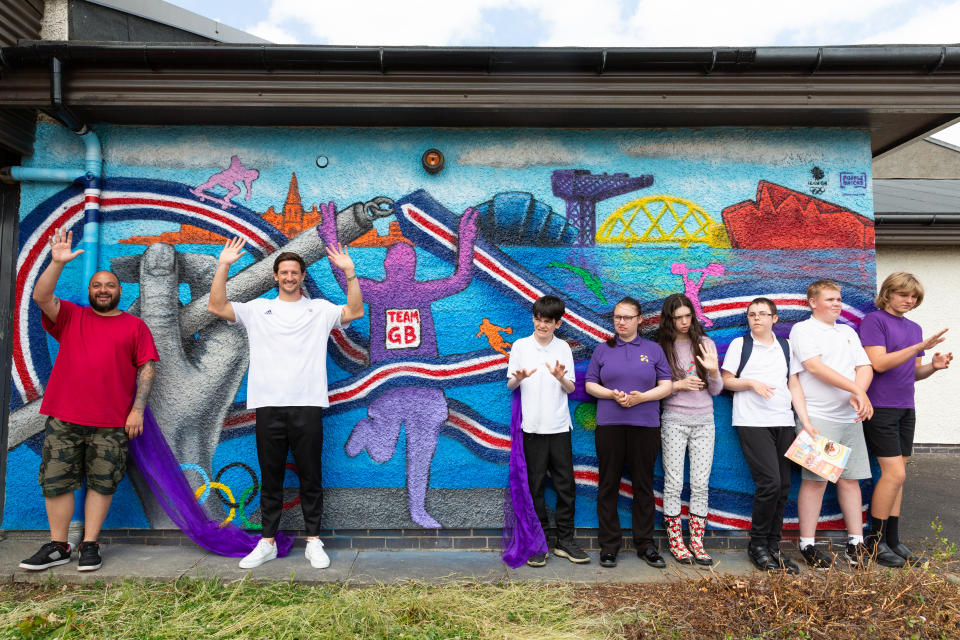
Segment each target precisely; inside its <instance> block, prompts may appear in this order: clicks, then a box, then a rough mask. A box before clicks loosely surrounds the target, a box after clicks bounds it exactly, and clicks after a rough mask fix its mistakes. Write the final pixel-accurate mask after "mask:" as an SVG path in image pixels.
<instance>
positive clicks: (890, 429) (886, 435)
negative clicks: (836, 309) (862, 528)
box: [860, 272, 953, 567]
mask: <svg viewBox="0 0 960 640" xmlns="http://www.w3.org/2000/svg"><path fill="white" fill-rule="evenodd" d="M922 301H923V285H921V284H920V281H919V280H917V278H916V277H915V276H913V275H912V274H909V273H903V272H898V273H892V274H890V275H889V276H887V278H886V279H885V280H884V281H883V284H882V285H881V286H880V293H879V294H877V299H876V301H875V303H876V306H877V309H878V310H877V311H874V312H873V313H868V314H867V315H866V316H865V317H864V318H863V321H862V322H861V323H860V342H861V343H863V349H864V351H866V352H867V356H868V357H869V358H870V364H872V365H873V369H874V371H875V372H876V373H875V375H874V376H873V382H872V383H871V384H870V388H869V389H867V396H868V397H869V398H870V402H871V403H872V404H873V408H874V411H873V417H872V418H871V419H869V420H864V421H863V435H864V439H865V440H866V441H867V448H868V449H869V450H870V452H871V453H872V454H873V455H875V456H876V457H877V462H878V463H879V464H880V479H879V480H877V484H876V486H875V487H874V489H873V499H872V500H871V504H870V516H871V524H870V529H871V533H870V535H869V536H867V538H866V540H864V542H865V543H866V544H867V548H868V549H869V550H870V551H871V553H873V554H874V555H875V557H876V559H877V563H878V564H881V565H883V566H887V567H902V566H904V565H905V564H911V565H915V564H922V563H923V562H925V560H926V559H925V558H921V557H919V556H917V555H916V554H914V553H911V552H910V549H908V548H907V547H906V546H905V545H904V544H903V543H901V542H900V532H899V529H900V501H901V500H902V499H903V481H904V479H905V478H906V467H907V459H908V458H909V457H910V454H911V453H913V433H914V425H915V423H916V415H915V414H914V404H913V387H914V382H915V381H917V380H923V379H924V378H929V377H930V376H931V375H932V374H933V373H934V372H936V371H939V370H940V369H946V368H947V367H948V366H949V365H950V361H951V360H952V359H953V354H952V353H934V354H933V359H932V360H931V361H930V362H928V363H927V364H923V363H922V356H923V354H924V352H925V351H927V350H928V349H932V348H933V347H935V346H936V345H938V344H940V343H941V342H943V340H944V338H943V334H944V333H946V332H947V330H946V329H944V330H943V331H941V332H939V333H936V334H934V335H933V336H931V337H929V338H927V339H924V338H923V333H922V331H921V329H920V325H918V324H917V323H916V322H913V321H912V320H908V319H907V318H906V317H904V314H905V313H907V312H908V311H910V310H912V309H916V308H917V307H919V306H920V303H921V302H922Z"/></svg>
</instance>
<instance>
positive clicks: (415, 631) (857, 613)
mask: <svg viewBox="0 0 960 640" xmlns="http://www.w3.org/2000/svg"><path fill="white" fill-rule="evenodd" d="M958 637H960V586H958V584H957V583H956V581H955V578H954V576H953V575H952V573H951V572H950V565H945V564H942V563H936V564H934V565H927V566H926V567H923V568H916V569H904V570H876V571H859V572H847V571H841V570H836V569H834V570H830V571H828V572H822V573H821V572H818V573H812V572H804V573H803V574H801V575H800V576H784V575H761V574H759V573H755V574H751V575H748V576H730V575H722V574H708V575H706V576H705V577H703V578H699V579H687V580H675V581H671V582H664V583H657V584H642V585H636V584H630V585H627V584H607V583H598V584H592V585H583V584H581V585H570V584H552V585H550V584H541V583H516V582H503V583H499V584H471V583H465V582H454V583H449V584H444V585H426V584H422V583H417V582H408V583H403V584H398V585H379V586H374V587H360V586H350V585H337V584H334V585H320V586H310V585H302V584H298V583H293V582H282V581H275V582H252V581H249V580H239V581H234V582H223V581H220V580H193V579H182V580H177V581H173V582H149V581H134V580H129V581H126V582H122V583H119V584H112V585H102V584H99V585H97V584H95V585H86V586H78V585H64V584H57V583H55V582H50V583H47V584H43V585H24V584H10V583H8V584H3V585H0V638H150V639H154V638H156V639H165V638H177V639H180V638H211V639H216V638H270V639H271V640H273V639H277V640H282V639H294V638H296V639H300V638H335V639H337V640H341V639H348V638H365V639H366V638H371V639H380V638H383V639H387V638H389V639H390V640H396V639H407V638H409V639H414V638H415V639H424V640H431V639H438V638H450V639H462V640H473V639H484V640H486V639H501V638H503V639H506V638H517V639H530V640H533V639H537V640H540V639H552V638H558V639H559V638H585V639H589V638H627V639H631V640H637V639H641V638H642V639H644V640H673V639H676V640H679V639H681V638H682V639H684V640H687V639H690V640H706V639H708V638H709V639H714V638H721V639H725V640H726V639H729V640H787V639H788V638H789V639H795V638H802V639H805V640H833V639H843V640H847V639H849V638H870V640H886V639H894V638H896V639H898V640H899V639H900V638H908V639H911V640H914V639H916V640H922V639H926V638H944V639H953V638H958Z"/></svg>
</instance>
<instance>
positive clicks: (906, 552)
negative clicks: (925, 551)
mask: <svg viewBox="0 0 960 640" xmlns="http://www.w3.org/2000/svg"><path fill="white" fill-rule="evenodd" d="M890 550H891V551H893V552H894V553H895V554H897V555H898V556H900V557H901V558H903V559H904V560H906V561H907V565H909V566H911V567H919V566H920V565H923V564H926V563H928V562H930V559H929V558H924V557H923V556H918V555H917V554H915V553H914V552H913V551H910V549H908V548H907V545H905V544H903V543H902V542H901V543H899V544H897V546H895V547H890Z"/></svg>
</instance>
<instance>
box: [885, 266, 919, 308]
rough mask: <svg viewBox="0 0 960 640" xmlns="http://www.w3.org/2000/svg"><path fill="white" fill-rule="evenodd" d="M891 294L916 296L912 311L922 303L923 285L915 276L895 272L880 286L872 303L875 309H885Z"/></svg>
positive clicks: (903, 272)
mask: <svg viewBox="0 0 960 640" xmlns="http://www.w3.org/2000/svg"><path fill="white" fill-rule="evenodd" d="M891 293H915V294H917V304H915V305H913V308H914V309H916V308H917V307H919V306H920V303H921V302H923V285H922V284H920V281H919V280H917V277H916V276H915V275H913V274H912V273H907V272H905V271H897V272H896V273H891V274H890V275H888V276H887V277H886V278H884V280H883V284H881V285H880V293H878V294H877V299H876V300H874V301H873V304H875V305H877V309H886V307H887V304H888V303H889V302H890V294H891Z"/></svg>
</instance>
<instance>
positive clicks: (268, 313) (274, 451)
mask: <svg viewBox="0 0 960 640" xmlns="http://www.w3.org/2000/svg"><path fill="white" fill-rule="evenodd" d="M244 243H245V241H244V240H241V239H239V238H234V239H233V240H231V241H230V242H228V243H227V244H226V245H225V246H224V248H223V251H221V252H220V258H219V260H218V262H217V271H216V274H215V275H214V277H213V283H212V284H211V285H210V303H209V305H208V307H207V308H208V309H209V311H210V313H212V314H214V315H215V316H217V317H220V318H223V319H224V320H226V321H227V322H239V323H240V324H242V325H243V326H244V328H245V329H246V330H247V338H248V341H249V344H250V371H249V374H248V378H247V408H248V409H256V412H257V426H256V434H257V459H258V461H259V463H260V474H261V489H260V513H261V522H262V524H263V530H262V537H261V539H260V542H258V543H257V546H256V547H254V549H253V551H251V552H250V553H249V554H247V556H246V557H245V558H243V559H242V560H241V561H240V567H241V568H243V569H252V568H253V567H257V566H259V565H261V564H263V563H264V562H267V561H268V560H273V559H274V558H276V557H277V545H276V542H275V540H274V538H275V537H276V535H277V529H278V527H279V525H280V514H281V512H282V510H283V475H284V468H285V466H286V460H287V451H288V450H289V449H292V450H293V457H294V459H295V460H296V463H297V473H298V475H299V476H300V508H301V509H302V510H303V522H304V528H305V529H306V531H307V550H306V558H307V560H309V561H310V564H311V565H312V566H313V567H315V568H317V569H323V568H325V567H328V566H330V559H329V558H328V557H327V554H326V553H325V552H324V550H323V543H322V542H321V541H320V538H319V537H318V534H319V532H320V516H321V514H322V512H323V486H322V475H321V472H320V471H321V467H320V460H321V452H322V450H323V423H322V421H321V415H320V413H321V408H322V407H327V406H329V405H330V402H329V399H328V398H327V339H328V338H329V337H330V331H332V330H333V329H335V328H337V327H344V326H346V325H348V324H349V323H350V322H351V321H353V320H356V319H358V318H362V317H363V298H362V296H361V294H360V286H359V285H358V284H357V275H356V273H355V271H354V266H353V260H352V259H351V258H350V256H349V255H348V253H347V250H346V248H344V247H342V246H336V247H331V246H327V256H328V258H329V260H330V261H331V262H332V263H334V264H335V265H336V266H337V267H339V268H340V269H342V270H343V272H344V274H345V275H346V280H347V304H346V305H344V306H338V305H335V304H333V303H332V302H330V301H328V300H321V299H317V300H311V299H309V298H307V297H305V296H304V295H303V293H302V291H301V288H300V287H301V284H302V283H303V278H304V276H305V274H306V264H305V263H304V260H303V258H301V257H300V256H299V255H297V254H296V253H293V252H289V251H287V252H284V253H281V254H280V255H278V256H277V257H276V259H275V260H274V263H273V277H274V279H275V280H276V281H277V290H278V293H277V297H276V298H274V299H267V298H257V299H256V300H251V301H250V302H230V301H228V300H227V275H228V273H229V271H230V265H232V264H233V263H235V262H236V261H237V260H239V259H240V256H242V255H243V254H244V253H245V252H244V251H243V250H242V249H243V245H244Z"/></svg>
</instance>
